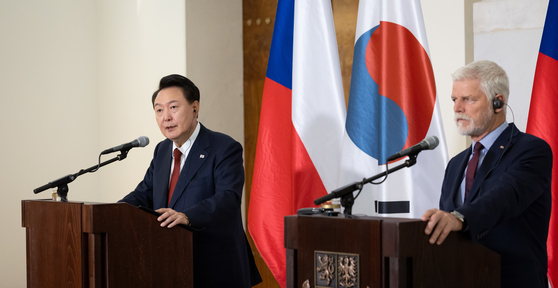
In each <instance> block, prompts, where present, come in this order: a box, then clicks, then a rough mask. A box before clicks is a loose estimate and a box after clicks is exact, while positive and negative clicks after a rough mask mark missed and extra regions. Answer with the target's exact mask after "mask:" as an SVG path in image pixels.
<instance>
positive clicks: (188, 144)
mask: <svg viewBox="0 0 558 288" xmlns="http://www.w3.org/2000/svg"><path fill="white" fill-rule="evenodd" d="M200 127H201V126H200V122H198V123H197V124H196V129H194V133H192V135H191V136H190V138H188V140H186V142H184V144H182V146H181V147H177V146H176V144H175V143H174V142H172V151H174V149H176V148H178V150H180V152H182V155H188V153H186V152H188V151H189V150H190V148H192V145H194V141H196V138H198V135H199V134H200ZM173 157H174V156H173Z"/></svg>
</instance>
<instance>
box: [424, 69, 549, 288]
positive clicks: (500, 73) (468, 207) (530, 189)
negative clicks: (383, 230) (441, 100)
mask: <svg viewBox="0 0 558 288" xmlns="http://www.w3.org/2000/svg"><path fill="white" fill-rule="evenodd" d="M452 77H453V89H452V94H451V99H452V100H453V102H454V108H453V109H454V112H455V122H456V124H457V129H458V131H459V133H460V134H462V135H468V136H471V140H472V145H471V147H469V148H467V149H465V150H464V151H463V152H461V153H460V154H458V155H457V156H455V157H454V158H452V159H451V160H450V162H449V163H448V166H447V168H446V172H445V176H444V181H443V184H442V195H441V197H440V209H430V210H428V211H426V212H425V213H424V215H423V216H422V220H423V221H427V222H428V223H427V226H426V229H425V233H426V234H427V235H430V243H432V244H434V243H436V244H438V245H440V244H442V242H443V241H444V240H445V238H446V237H447V235H448V234H449V233H450V232H451V231H461V233H465V234H466V235H467V236H468V237H470V239H471V240H472V241H473V242H478V243H480V244H482V245H484V246H485V247H487V248H489V249H491V250H493V251H494V252H496V253H498V254H500V256H501V258H500V259H501V276H502V282H501V283H502V287H547V285H548V284H547V283H548V280H547V277H546V271H547V252H546V239H547V236H548V225H549V221H550V209H551V201H552V199H551V187H550V182H551V172H552V150H551V149H550V146H549V145H548V144H547V143H546V142H545V141H544V140H542V139H539V138H537V137H535V136H532V135H529V134H525V133H523V132H520V131H519V130H518V129H517V128H516V127H515V125H514V124H513V123H509V124H508V123H507V122H506V116H505V110H504V105H505V103H506V102H507V100H508V95H509V80H508V77H507V75H506V72H505V71H504V70H503V69H502V68H501V67H500V66H498V65H497V64H496V63H494V62H490V61H478V62H473V63H471V64H469V65H466V66H464V67H461V68H459V69H457V71H455V73H454V74H453V75H452Z"/></svg>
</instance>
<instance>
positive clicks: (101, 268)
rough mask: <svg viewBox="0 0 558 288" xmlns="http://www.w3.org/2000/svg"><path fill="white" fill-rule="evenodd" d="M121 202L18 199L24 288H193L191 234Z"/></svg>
mask: <svg viewBox="0 0 558 288" xmlns="http://www.w3.org/2000/svg"><path fill="white" fill-rule="evenodd" d="M156 218H157V217H156V216H155V215H153V214H150V213H148V212H145V211H143V210H141V209H139V208H137V207H134V206H132V205H129V204H126V203H113V204H103V203H78V202H66V203H63V202H53V201H50V200H23V201H22V222H23V227H25V228H26V238H27V239H26V241H27V286H28V287H193V278H192V275H193V274H192V273H193V260H192V232H191V231H189V230H187V229H185V228H182V227H173V228H170V229H169V228H162V227H160V225H159V222H158V221H157V219H156Z"/></svg>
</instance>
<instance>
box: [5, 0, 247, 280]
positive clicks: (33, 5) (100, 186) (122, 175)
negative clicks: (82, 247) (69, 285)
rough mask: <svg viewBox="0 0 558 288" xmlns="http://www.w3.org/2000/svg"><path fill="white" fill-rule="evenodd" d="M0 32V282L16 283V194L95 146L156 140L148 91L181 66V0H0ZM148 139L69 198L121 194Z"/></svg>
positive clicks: (21, 238) (75, 167)
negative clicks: (0, 186)
mask: <svg viewBox="0 0 558 288" xmlns="http://www.w3.org/2000/svg"><path fill="white" fill-rule="evenodd" d="M0 35H1V36H0V37H1V40H2V45H0V87H1V91H2V100H3V101H2V102H3V105H2V106H1V108H0V109H1V111H0V117H1V119H2V123H3V124H2V126H1V128H0V135H2V140H3V141H2V144H1V145H2V147H1V149H0V151H1V152H0V153H1V159H2V160H1V161H0V181H1V182H0V183H2V186H3V189H2V190H1V191H0V195H1V197H2V201H1V202H0V217H1V219H2V221H1V222H0V231H2V233H0V259H1V260H0V286H1V287H25V286H26V264H25V229H24V228H22V227H21V208H20V207H21V200H22V199H33V198H48V197H50V191H45V192H43V193H41V194H38V195H34V194H33V193H32V191H33V189H34V188H36V187H38V186H41V185H43V184H46V183H47V182H49V181H51V180H54V179H56V178H58V177H61V176H64V175H66V174H70V173H76V172H78V171H79V170H80V169H82V168H88V167H90V166H93V165H94V164H96V163H97V159H98V158H97V157H98V153H99V152H100V151H101V150H102V149H104V148H108V147H112V146H116V145H118V144H121V143H124V142H128V141H131V140H133V139H135V138H137V137H138V136H140V135H146V136H148V137H150V139H151V141H152V143H153V142H157V141H158V140H161V139H162V136H160V132H159V131H158V128H157V127H156V124H155V121H154V117H153V112H152V109H151V102H150V101H151V94H152V92H153V91H154V90H155V89H156V87H157V84H158V80H159V79H160V78H161V76H163V75H165V74H170V73H182V74H184V73H185V72H186V53H185V50H186V46H185V42H186V41H185V4H184V1H180V0H165V1H156V0H148V1H145V0H144V1H134V0H119V1H109V0H97V1H96V0H83V1H64V0H50V1H41V0H21V1H8V0H2V1H0ZM241 125H242V124H241ZM154 147H155V145H154V144H151V145H150V146H148V147H146V148H143V149H134V150H132V151H131V152H130V154H129V156H128V159H126V160H124V161H122V162H117V163H113V164H111V165H109V166H106V167H103V168H101V170H99V171H98V172H96V173H94V174H85V175H82V176H80V177H79V178H78V179H77V180H76V181H74V182H73V183H71V184H70V185H69V187H70V193H69V195H68V196H69V199H70V200H78V201H100V202H112V201H116V200H118V199H120V198H121V197H122V196H124V195H125V194H126V193H127V192H128V191H130V190H132V189H133V188H134V187H135V185H136V184H137V183H138V181H139V180H140V179H141V177H143V173H144V172H145V169H146V168H147V167H148V165H149V161H150V159H151V156H152V151H153V148H154ZM110 156H114V155H110ZM109 158H110V157H109V156H107V157H106V158H105V157H104V158H103V160H107V159H109Z"/></svg>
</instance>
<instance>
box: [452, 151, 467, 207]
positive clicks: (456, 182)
mask: <svg viewBox="0 0 558 288" xmlns="http://www.w3.org/2000/svg"><path fill="white" fill-rule="evenodd" d="M466 151H467V152H466V153H464V154H463V157H462V158H461V159H459V160H458V159H456V160H458V161H459V162H458V166H457V167H459V171H458V173H457V174H456V175H455V177H454V179H453V183H452V185H451V190H450V191H452V194H453V197H452V198H450V199H451V200H452V202H451V204H452V205H453V207H452V209H451V210H453V208H456V207H459V206H461V194H460V193H459V187H460V186H461V182H462V181H463V174H464V173H465V168H467V164H468V163H469V157H470V156H471V146H469V148H468V149H467V150H466Z"/></svg>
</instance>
